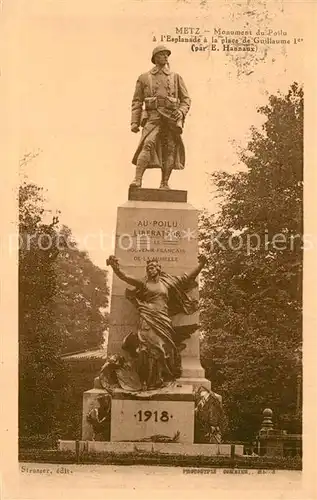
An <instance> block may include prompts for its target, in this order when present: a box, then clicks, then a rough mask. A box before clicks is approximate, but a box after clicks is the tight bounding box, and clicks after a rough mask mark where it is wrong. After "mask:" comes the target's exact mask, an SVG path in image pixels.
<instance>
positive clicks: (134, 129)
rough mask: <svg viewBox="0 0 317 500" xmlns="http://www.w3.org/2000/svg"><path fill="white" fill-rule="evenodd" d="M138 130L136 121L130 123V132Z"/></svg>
mask: <svg viewBox="0 0 317 500" xmlns="http://www.w3.org/2000/svg"><path fill="white" fill-rule="evenodd" d="M139 130H140V129H139V127H138V125H137V124H136V123H132V125H131V132H134V133H135V134H136V133H137V132H139Z"/></svg>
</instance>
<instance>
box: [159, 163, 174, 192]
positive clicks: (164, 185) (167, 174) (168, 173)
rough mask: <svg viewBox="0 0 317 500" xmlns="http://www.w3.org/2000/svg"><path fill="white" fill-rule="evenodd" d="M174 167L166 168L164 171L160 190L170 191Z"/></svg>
mask: <svg viewBox="0 0 317 500" xmlns="http://www.w3.org/2000/svg"><path fill="white" fill-rule="evenodd" d="M172 170H173V169H172V167H166V168H165V169H162V180H161V184H160V189H170V187H169V185H168V181H169V178H170V176H171V173H172Z"/></svg>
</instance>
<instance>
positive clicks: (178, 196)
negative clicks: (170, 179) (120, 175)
mask: <svg viewBox="0 0 317 500" xmlns="http://www.w3.org/2000/svg"><path fill="white" fill-rule="evenodd" d="M128 199H129V201H131V200H132V201H169V202H174V203H187V191H180V190H177V189H148V188H138V187H135V186H130V187H129V196H128Z"/></svg>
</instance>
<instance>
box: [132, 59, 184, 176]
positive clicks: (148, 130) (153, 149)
mask: <svg viewBox="0 0 317 500" xmlns="http://www.w3.org/2000/svg"><path fill="white" fill-rule="evenodd" d="M190 103H191V100H190V97H189V95H188V92H187V89H186V86H185V84H184V81H183V79H182V78H181V76H180V75H178V74H177V73H172V72H171V71H170V69H169V68H168V66H165V67H163V68H159V67H157V66H154V68H152V69H151V70H150V71H148V72H147V73H143V74H142V75H140V76H139V78H138V80H137V83H136V87H135V92H134V96H133V100H132V116H131V124H136V125H137V126H141V127H143V131H142V136H141V140H140V143H139V145H138V148H137V150H136V152H135V154H134V157H133V160H132V163H133V164H134V165H139V164H142V165H143V166H145V167H146V168H158V167H159V168H163V167H164V165H163V163H164V158H163V154H162V150H163V148H162V146H163V144H162V141H163V135H164V140H165V141H166V140H167V142H168V145H167V156H168V158H167V160H166V158H165V161H168V162H169V166H170V167H171V168H174V169H182V168H184V165H185V149H184V144H183V141H182V138H181V132H182V126H183V123H184V119H185V117H186V115H187V113H188V110H189V108H190ZM152 104H153V106H152ZM173 107H174V109H179V110H180V111H181V112H182V120H180V121H179V122H178V123H176V122H175V121H174V120H173V119H172V117H171V114H172V112H173V109H172V108H173Z"/></svg>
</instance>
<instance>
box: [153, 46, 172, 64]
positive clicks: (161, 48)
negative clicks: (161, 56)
mask: <svg viewBox="0 0 317 500" xmlns="http://www.w3.org/2000/svg"><path fill="white" fill-rule="evenodd" d="M159 52H167V53H168V55H169V56H170V55H171V51H170V49H168V48H167V47H165V45H158V46H157V47H155V48H154V49H153V52H152V58H151V61H152V63H153V64H155V61H154V57H155V56H156V54H158V53H159Z"/></svg>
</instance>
